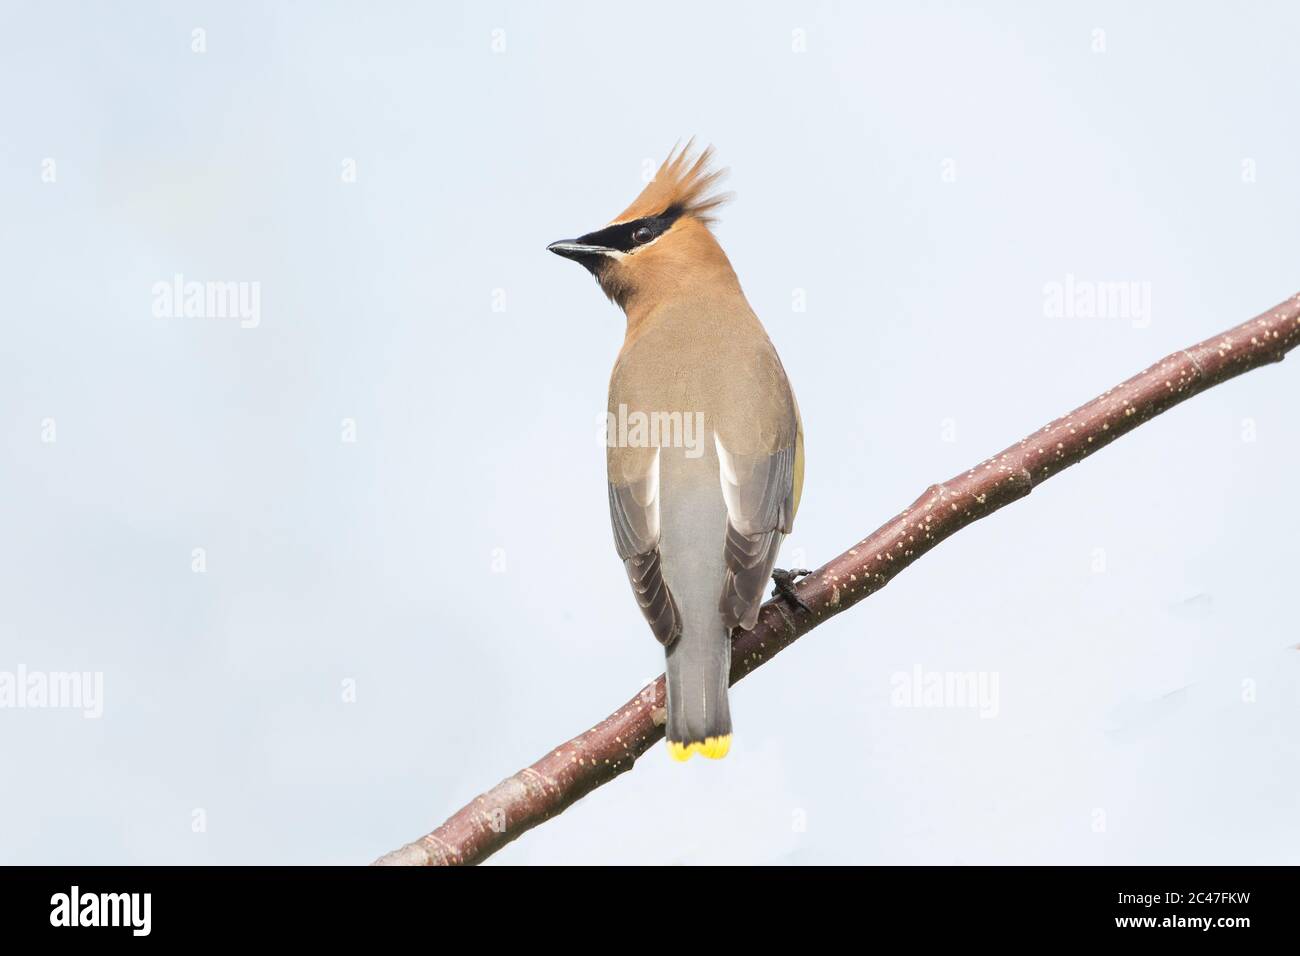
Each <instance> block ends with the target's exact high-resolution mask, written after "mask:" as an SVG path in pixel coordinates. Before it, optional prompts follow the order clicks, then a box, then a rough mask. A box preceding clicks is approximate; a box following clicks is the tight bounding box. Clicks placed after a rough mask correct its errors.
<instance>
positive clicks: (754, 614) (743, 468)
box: [715, 436, 795, 630]
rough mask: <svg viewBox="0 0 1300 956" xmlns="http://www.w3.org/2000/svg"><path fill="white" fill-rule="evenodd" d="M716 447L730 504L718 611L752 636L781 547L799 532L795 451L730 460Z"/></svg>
mask: <svg viewBox="0 0 1300 956" xmlns="http://www.w3.org/2000/svg"><path fill="white" fill-rule="evenodd" d="M715 438H716V436H715ZM717 447H718V465H719V471H720V472H721V478H722V497H723V498H724V499H725V501H726V503H727V541H726V545H725V554H726V560H727V576H726V580H725V581H724V582H723V587H722V597H721V599H720V601H719V602H718V611H719V612H720V613H721V614H722V620H723V622H724V623H725V624H726V625H727V626H728V627H741V628H744V629H745V630H749V629H751V628H752V627H753V626H754V623H755V622H756V621H757V620H758V609H759V608H760V607H761V606H762V604H763V596H764V594H765V593H766V591H767V583H768V581H769V580H770V579H771V577H772V568H773V567H774V566H775V565H776V554H777V551H778V550H780V548H781V541H782V540H783V539H784V538H785V536H786V535H787V534H789V533H790V531H791V529H792V528H793V526H794V508H795V502H794V459H795V446H794V445H793V444H791V445H789V446H788V447H786V448H780V449H777V450H776V451H775V452H772V453H771V454H762V453H760V454H756V455H733V454H730V453H729V452H728V451H727V450H726V449H725V448H724V447H723V445H722V441H721V440H720V439H717Z"/></svg>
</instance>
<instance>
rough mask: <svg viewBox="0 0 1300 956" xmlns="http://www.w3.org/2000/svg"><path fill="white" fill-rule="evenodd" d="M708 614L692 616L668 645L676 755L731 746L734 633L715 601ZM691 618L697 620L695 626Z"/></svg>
mask: <svg viewBox="0 0 1300 956" xmlns="http://www.w3.org/2000/svg"><path fill="white" fill-rule="evenodd" d="M705 607H706V609H707V610H708V611H709V612H711V613H709V614H708V615H707V616H706V617H705V619H704V620H701V621H696V622H692V621H689V620H688V621H686V622H685V624H686V625H687V626H684V627H683V628H682V633H681V635H680V636H679V637H678V638H677V640H676V641H675V642H674V643H673V646H672V647H670V648H669V649H668V654H667V664H668V666H667V669H666V670H665V681H666V683H667V686H668V728H667V736H668V751H669V753H671V754H672V755H673V759H674V760H689V759H690V758H691V756H692V755H693V754H697V753H698V754H703V755H704V756H706V757H709V758H711V759H714V760H717V759H719V758H721V757H725V756H726V755H727V751H728V750H730V749H731V709H730V707H728V705H727V687H728V685H729V684H730V673H731V635H730V633H728V630H727V627H726V625H725V624H723V623H722V619H721V618H720V617H719V616H718V614H717V612H716V611H714V610H713V608H712V607H709V606H708V605H705ZM690 624H695V625H696V626H694V627H691V626H689V625H690Z"/></svg>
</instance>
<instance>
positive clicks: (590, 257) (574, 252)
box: [546, 239, 612, 265]
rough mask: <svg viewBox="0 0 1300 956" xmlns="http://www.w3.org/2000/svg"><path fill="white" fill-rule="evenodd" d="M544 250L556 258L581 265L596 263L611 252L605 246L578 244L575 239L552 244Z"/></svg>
mask: <svg viewBox="0 0 1300 956" xmlns="http://www.w3.org/2000/svg"><path fill="white" fill-rule="evenodd" d="M546 248H547V251H549V252H553V253H555V254H556V255H557V256H564V258H566V259H572V260H573V261H574V262H581V263H582V264H583V265H588V264H589V263H592V262H597V261H599V260H600V259H601V258H602V257H603V256H604V255H605V253H607V252H611V251H612V250H611V249H609V247H607V246H593V245H591V244H589V243H586V242H579V241H578V240H577V239H565V240H563V241H561V242H553V243H551V244H550V245H549V246H547V247H546Z"/></svg>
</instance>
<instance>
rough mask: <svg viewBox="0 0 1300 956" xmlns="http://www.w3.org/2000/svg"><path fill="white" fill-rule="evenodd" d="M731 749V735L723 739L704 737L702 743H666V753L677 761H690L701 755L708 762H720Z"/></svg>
mask: <svg viewBox="0 0 1300 956" xmlns="http://www.w3.org/2000/svg"><path fill="white" fill-rule="evenodd" d="M730 749H731V734H727V735H726V736H725V737H705V738H704V740H703V741H699V740H697V741H695V742H694V743H689V744H684V743H681V742H680V741H676V740H670V741H668V752H669V753H670V754H672V758H673V759H674V760H677V761H682V760H690V759H691V757H693V756H694V755H695V754H701V755H702V756H705V757H708V758H709V759H710V760H721V759H722V758H723V757H725V756H726V755H727V751H729V750H730Z"/></svg>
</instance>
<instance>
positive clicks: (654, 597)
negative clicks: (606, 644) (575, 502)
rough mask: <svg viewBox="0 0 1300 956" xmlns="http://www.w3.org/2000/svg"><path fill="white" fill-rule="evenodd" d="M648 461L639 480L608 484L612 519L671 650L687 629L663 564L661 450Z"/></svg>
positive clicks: (649, 616) (632, 576) (654, 627)
mask: <svg viewBox="0 0 1300 956" xmlns="http://www.w3.org/2000/svg"><path fill="white" fill-rule="evenodd" d="M646 458H647V461H646V464H645V468H644V470H643V471H642V473H641V474H640V475H636V476H632V477H630V478H629V479H628V480H626V481H623V482H619V483H615V482H612V481H611V482H610V483H609V519H610V523H611V524H612V525H613V526H614V545H615V547H617V548H618V556H619V557H620V558H622V559H623V567H624V568H626V569H627V577H628V580H629V581H630V582H631V583H632V591H633V593H635V594H636V600H637V603H638V604H639V605H641V613H642V614H644V615H645V619H646V621H647V623H649V625H650V630H651V631H653V632H654V636H655V639H656V640H658V641H659V643H660V644H662V645H664V647H671V646H672V644H673V642H674V641H676V640H677V638H678V636H679V635H680V634H681V629H682V625H681V614H680V612H679V611H678V610H677V602H676V601H674V600H673V595H672V592H671V591H669V590H668V585H667V583H665V581H664V578H663V570H662V568H661V566H660V561H659V450H658V449H657V448H656V449H654V454H653V455H648V456H646Z"/></svg>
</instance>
